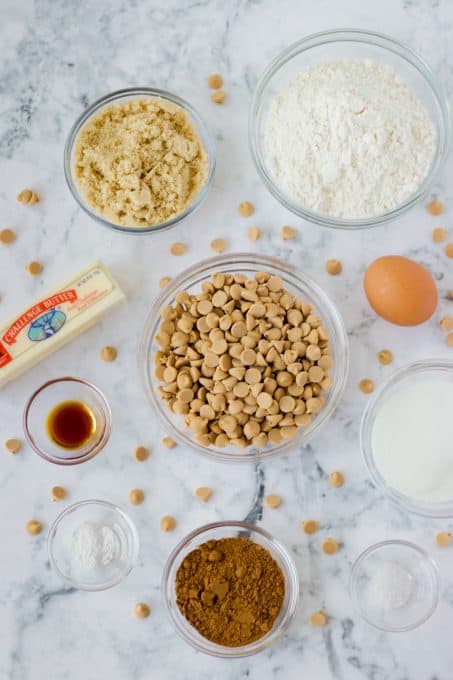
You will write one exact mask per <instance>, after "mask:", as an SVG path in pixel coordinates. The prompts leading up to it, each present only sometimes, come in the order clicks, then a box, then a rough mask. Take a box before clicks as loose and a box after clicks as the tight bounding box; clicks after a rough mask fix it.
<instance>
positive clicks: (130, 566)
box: [47, 498, 140, 592]
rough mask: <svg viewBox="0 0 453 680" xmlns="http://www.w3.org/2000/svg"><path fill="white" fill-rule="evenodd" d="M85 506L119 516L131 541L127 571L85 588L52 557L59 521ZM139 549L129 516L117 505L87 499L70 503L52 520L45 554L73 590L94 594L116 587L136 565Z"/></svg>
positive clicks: (135, 529)
mask: <svg viewBox="0 0 453 680" xmlns="http://www.w3.org/2000/svg"><path fill="white" fill-rule="evenodd" d="M87 505H96V506H102V507H103V508H106V509H108V510H110V511H111V512H113V513H114V514H117V515H120V516H121V518H122V519H123V520H124V522H125V524H126V525H127V527H128V530H129V535H130V537H131V541H132V552H131V558H130V562H129V564H128V565H127V569H125V570H124V572H123V573H121V575H120V576H118V577H117V578H116V579H114V580H111V581H109V582H108V583H107V584H106V585H100V586H86V585H80V584H79V583H78V582H77V581H74V580H73V579H72V578H70V577H69V576H67V575H66V574H64V573H63V572H62V571H61V569H60V568H59V567H58V565H57V563H56V561H55V558H54V555H53V544H54V534H55V531H56V530H57V529H58V527H59V525H60V523H61V520H63V519H64V518H65V517H66V516H67V515H68V514H70V513H71V512H74V511H77V509H78V508H80V507H84V506H87ZM139 547H140V541H139V537H138V531H137V527H136V526H135V524H134V522H133V521H132V520H131V518H130V517H129V515H128V514H127V513H126V512H125V511H124V510H123V509H122V508H120V507H119V505H115V503H111V502H110V501H105V500H102V499H100V498H87V499H86V500H83V501H77V502H75V503H72V504H71V505H68V507H67V508H65V509H64V510H62V511H61V512H60V513H59V515H58V516H57V517H56V518H55V519H54V521H53V522H52V524H51V526H50V528H49V532H48V534H47V553H48V556H49V560H50V563H51V565H52V567H53V568H54V570H55V571H56V572H57V574H58V575H59V576H60V578H61V579H62V580H63V581H65V582H66V583H69V584H70V585H71V586H72V587H73V588H76V589H77V590H85V591H89V592H96V591H101V590H108V589H109V588H113V587H114V586H117V585H118V584H119V583H121V581H123V580H124V579H125V578H126V576H128V574H130V572H131V571H132V569H133V568H134V567H135V565H136V564H137V560H138V554H139Z"/></svg>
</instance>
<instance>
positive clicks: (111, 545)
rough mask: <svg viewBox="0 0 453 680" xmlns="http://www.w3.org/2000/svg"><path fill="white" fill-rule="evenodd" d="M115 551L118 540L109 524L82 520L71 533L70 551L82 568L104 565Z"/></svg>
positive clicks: (110, 559)
mask: <svg viewBox="0 0 453 680" xmlns="http://www.w3.org/2000/svg"><path fill="white" fill-rule="evenodd" d="M117 551H118V540H117V537H116V535H115V533H114V531H112V529H111V528H110V527H109V526H106V525H103V524H99V523H97V522H83V524H81V525H80V526H79V527H78V528H77V529H76V530H75V531H74V533H73V535H72V552H73V554H74V557H75V558H76V559H77V560H78V561H79V563H80V565H81V566H82V567H83V568H84V569H95V568H96V567H106V566H107V565H109V564H110V562H112V560H113V559H114V558H115V557H116V554H117Z"/></svg>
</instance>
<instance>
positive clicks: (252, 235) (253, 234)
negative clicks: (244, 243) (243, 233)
mask: <svg viewBox="0 0 453 680" xmlns="http://www.w3.org/2000/svg"><path fill="white" fill-rule="evenodd" d="M247 236H248V239H249V241H258V239H259V238H261V229H260V228H259V227H250V229H249V230H248V232H247Z"/></svg>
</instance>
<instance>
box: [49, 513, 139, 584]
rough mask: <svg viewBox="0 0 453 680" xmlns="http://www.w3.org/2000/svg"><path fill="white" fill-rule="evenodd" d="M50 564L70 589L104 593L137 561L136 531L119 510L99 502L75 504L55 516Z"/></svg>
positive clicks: (50, 539)
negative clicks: (101, 591)
mask: <svg viewBox="0 0 453 680" xmlns="http://www.w3.org/2000/svg"><path fill="white" fill-rule="evenodd" d="M47 545H48V550H49V558H50V562H51V564H52V566H53V568H54V569H55V571H56V572H57V573H58V574H59V575H60V576H61V578H62V579H63V580H64V581H66V582H67V583H68V584H69V585H71V586H72V587H73V588H78V589H79V590H106V589H107V588H112V587H113V586H116V585H117V584H118V583H120V582H121V581H122V580H123V579H124V578H125V577H126V576H127V575H128V574H129V572H130V571H131V569H132V568H133V567H134V566H135V564H136V562H137V558H138V534H137V530H136V528H135V526H134V524H133V522H132V521H131V519H130V518H129V517H128V516H127V515H126V513H125V512H124V511H123V510H121V508H119V507H117V506H116V505H113V503H109V502H108V501H102V500H86V501H80V502H79V503H74V505H71V506H69V507H68V508H66V509H65V510H63V512H62V513H61V514H60V515H59V516H58V517H57V519H56V520H55V522H54V523H53V524H52V526H51V528H50V531H49V536H48V539H47Z"/></svg>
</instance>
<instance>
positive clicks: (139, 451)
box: [134, 446, 149, 463]
mask: <svg viewBox="0 0 453 680" xmlns="http://www.w3.org/2000/svg"><path fill="white" fill-rule="evenodd" d="M134 458H135V460H136V461H138V462H139V463H143V461H144V460H146V459H147V458H149V449H147V448H146V446H137V447H136V448H135V449H134Z"/></svg>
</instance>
